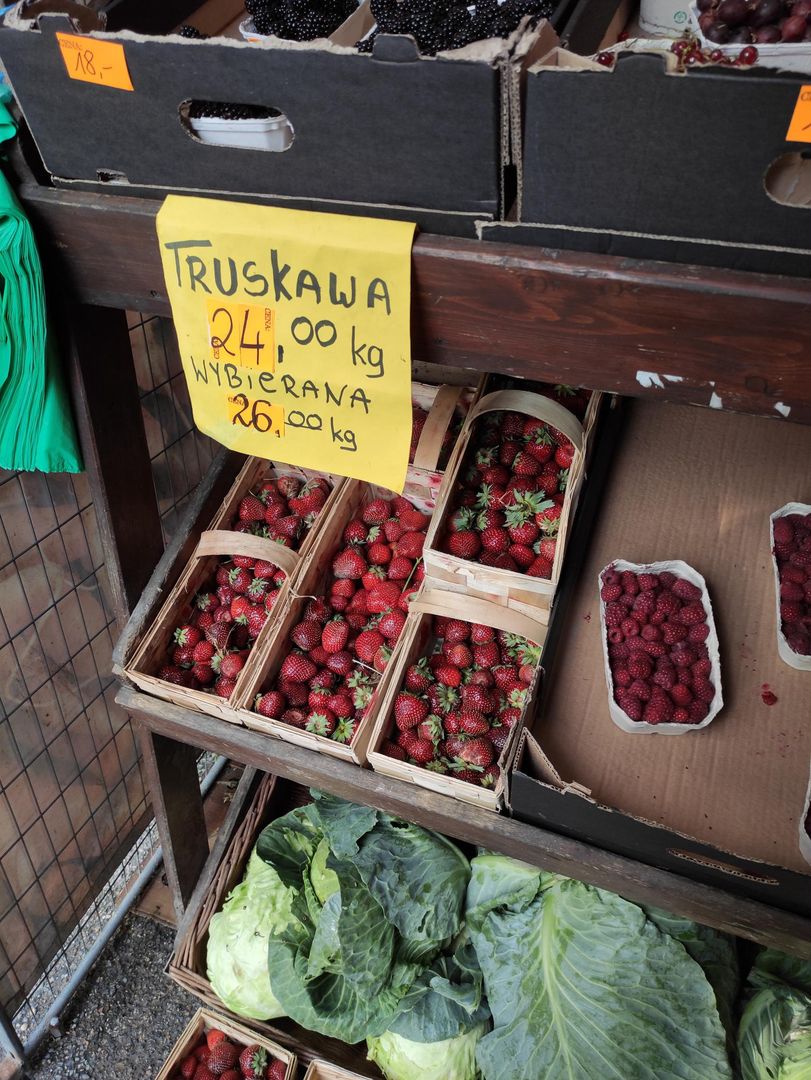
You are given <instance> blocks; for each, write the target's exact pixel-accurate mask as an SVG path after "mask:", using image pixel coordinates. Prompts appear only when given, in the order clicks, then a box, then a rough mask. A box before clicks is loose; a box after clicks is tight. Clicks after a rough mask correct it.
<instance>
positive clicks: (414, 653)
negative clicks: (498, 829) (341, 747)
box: [367, 589, 546, 810]
mask: <svg viewBox="0 0 811 1080" xmlns="http://www.w3.org/2000/svg"><path fill="white" fill-rule="evenodd" d="M434 615H444V616H447V617H448V618H453V619H463V620H464V621H465V622H476V623H483V624H484V625H485V626H492V627H495V628H496V629H497V630H507V631H509V632H510V633H515V634H523V636H524V637H526V638H528V639H529V640H530V641H533V642H535V643H536V644H537V645H541V646H542V645H543V643H544V641H545V640H546V626H545V625H544V624H543V623H542V622H540V621H539V620H536V619H532V618H530V617H528V616H527V615H526V614H525V613H523V612H520V611H516V610H514V609H511V608H507V607H504V606H502V605H500V604H493V603H491V602H490V601H488V600H482V599H480V598H479V597H474V596H465V595H462V594H455V593H448V592H440V591H439V590H435V589H426V590H425V591H424V592H422V593H420V595H419V596H418V597H417V598H416V599H415V600H412V602H411V605H410V611H409V616H408V620H407V622H406V627H405V630H404V631H403V635H402V637H401V638H400V643H401V646H402V648H401V649H400V650H399V655H398V659H397V664H396V667H390V674H389V672H387V675H389V677H388V679H387V684H386V687H385V688H384V692H383V695H382V698H381V701H380V707H379V709H378V713H377V720H376V722H375V726H374V731H373V733H372V738H371V742H370V744H369V750H368V755H367V756H368V759H369V764H370V765H371V766H372V768H373V769H374V770H375V772H379V773H383V774H384V775H385V776H393V777H395V779H398V780H405V781H407V782H408V783H410V784H416V785H418V786H419V787H424V788H428V789H429V790H430V791H436V792H438V793H439V794H441V795H452V796H453V797H454V798H455V799H459V800H460V801H461V802H466V803H471V804H473V805H474V806H480V807H482V808H484V809H487V810H498V809H499V808H500V806H501V805H502V803H503V800H504V791H505V786H506V775H507V771H508V769H509V767H510V765H511V763H512V759H513V757H514V755H515V750H516V748H517V745H518V740H519V736H520V734H521V731H522V729H523V726H524V719H525V717H526V716H528V715H529V714H530V713H531V711H532V709H533V706H534V703H535V699H536V697H537V694H538V688H539V686H540V680H541V664H540V663H539V664H538V667H537V668H536V670H535V676H534V678H533V680H532V682H531V683H530V685H529V687H528V690H527V697H526V702H525V704H524V709H523V712H522V715H521V719H520V720H519V721H518V723H516V724H515V725H514V726H513V728H512V730H511V732H510V736H509V738H508V740H507V744H506V745H505V747H504V749H503V750H502V751H501V754H500V755H499V757H498V762H497V764H498V766H499V769H500V771H501V775H500V777H499V780H498V783H497V784H496V786H495V787H494V788H481V787H476V786H475V785H473V784H469V783H467V781H466V780H457V779H455V778H454V777H453V776H450V775H448V774H440V773H435V772H431V771H429V770H428V769H424V768H422V767H421V766H419V765H412V764H410V763H409V762H407V761H399V760H398V759H397V758H392V757H389V756H388V755H387V754H383V753H381V752H380V746H381V745H382V743H383V742H384V740H385V739H388V738H389V737H390V735H391V734H392V732H393V728H394V726H395V721H394V699H395V698H396V697H397V694H398V693H399V691H400V688H401V686H402V684H403V677H404V676H405V672H406V668H407V667H408V666H409V664H412V663H414V662H415V661H416V660H417V659H418V658H419V657H420V656H425V655H426V654H427V653H428V652H430V651H431V646H432V632H431V627H432V617H433V616H434Z"/></svg>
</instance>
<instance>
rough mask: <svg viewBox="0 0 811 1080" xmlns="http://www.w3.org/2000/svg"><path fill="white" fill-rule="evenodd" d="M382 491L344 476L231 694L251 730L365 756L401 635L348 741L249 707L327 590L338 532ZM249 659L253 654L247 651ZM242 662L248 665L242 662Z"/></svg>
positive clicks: (335, 753)
mask: <svg viewBox="0 0 811 1080" xmlns="http://www.w3.org/2000/svg"><path fill="white" fill-rule="evenodd" d="M379 496H382V497H383V498H392V497H393V496H392V492H390V491H386V490H385V488H379V487H376V486H375V485H374V484H367V483H364V482H362V481H360V480H350V481H348V482H347V483H346V484H345V485H344V487H343V489H342V491H341V494H340V496H339V498H338V500H337V501H336V503H335V506H334V507H333V511H332V513H331V514H330V517H329V520H328V521H327V522H325V524H324V526H323V528H322V529H321V531H320V534H319V541H318V545H317V546H316V548H315V549H314V550H313V551H312V552H311V554H310V556H309V557H308V558H307V560H306V561H305V564H304V566H303V568H302V570H301V573H300V574H299V576H298V579H297V581H296V584H295V588H293V589H291V592H290V594H289V597H288V600H287V602H286V604H285V606H284V608H283V610H282V611H281V612H280V615H279V618H278V620H277V622H276V624H275V626H274V628H273V630H272V632H271V633H270V634H269V635H268V636H267V637H266V638H265V640H264V642H263V643H262V649H261V652H258V651H257V650H255V651H256V652H257V655H256V659H255V663H254V664H253V666H252V669H251V676H250V678H249V679H246V680H245V681H244V682H243V683H242V685H241V688H240V692H239V694H238V695H236V696H235V698H234V706H235V708H236V710H237V717H238V719H239V722H240V723H241V724H244V725H245V727H248V728H251V729H252V730H254V731H261V732H262V733H263V734H266V735H272V736H273V737H274V738H278V739H283V740H284V741H285V742H292V743H296V744H297V745H298V746H306V747H309V748H311V749H315V750H320V751H321V752H322V753H325V754H330V755H331V756H332V757H337V758H341V759H342V760H344V761H352V762H355V764H358V765H362V764H364V763H365V761H366V748H367V746H368V745H369V740H370V738H371V736H372V729H373V727H374V718H375V713H376V703H377V702H378V701H380V699H381V694H382V692H383V689H384V685H385V683H386V681H387V678H388V675H389V672H390V671H391V670H392V668H393V667H394V665H395V663H396V658H397V656H398V655H399V652H400V648H401V642H402V637H401V638H400V641H398V642H397V645H396V646H395V649H394V651H393V652H392V657H391V660H390V661H389V664H388V667H387V669H386V671H385V672H384V673H383V675H382V676H381V678H380V682H379V683H378V685H377V688H376V690H375V693H374V696H373V698H372V702H371V704H370V706H369V709H368V711H367V713H366V715H365V716H364V718H363V720H361V722H360V724H359V726H358V729H357V733H356V735H355V738H354V739H353V741H352V743H351V745H350V744H347V743H339V742H335V740H334V739H328V738H326V737H325V736H323V735H315V734H313V733H312V732H310V731H304V730H303V729H301V728H295V727H292V726H291V725H290V724H285V723H283V722H282V721H281V720H272V719H270V718H269V717H266V716H260V714H259V713H257V712H254V711H253V709H252V705H253V702H254V700H255V698H256V696H257V694H259V693H262V692H263V691H264V690H265V689H269V688H270V687H272V686H274V685H275V683H276V680H277V678H278V675H279V669H280V668H281V664H282V659H283V655H284V652H285V647H286V643H287V640H288V637H289V634H290V631H291V630H292V629H293V627H294V626H295V625H296V623H297V622H300V621H301V619H302V617H303V615H304V610H305V608H306V607H307V604H308V603H309V601H310V599H311V598H312V597H314V596H315V597H321V596H324V595H326V593H327V591H328V586H329V583H330V582H331V581H332V572H331V564H332V556H333V554H334V553H335V552H336V551H337V550H339V548H340V546H341V537H342V534H343V531H344V528H345V526H346V525H347V523H348V522H349V521H351V520H352V518H353V517H357V515H358V513H359V512H360V510H361V508H362V507H363V506H364V505H365V504H366V503H367V502H369V501H370V500H371V499H374V498H377V497H379ZM411 501H412V502H413V503H414V505H415V506H416V507H417V508H418V509H419V510H422V511H424V512H425V513H426V514H430V513H431V510H430V508H429V507H428V505H427V503H426V500H424V499H420V498H413V499H412V500H411ZM252 659H253V657H252ZM246 666H247V665H246Z"/></svg>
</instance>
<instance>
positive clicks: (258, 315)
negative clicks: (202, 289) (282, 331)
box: [208, 300, 276, 371]
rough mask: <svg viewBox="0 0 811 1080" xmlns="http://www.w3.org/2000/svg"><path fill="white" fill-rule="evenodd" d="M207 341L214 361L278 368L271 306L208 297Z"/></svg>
mask: <svg viewBox="0 0 811 1080" xmlns="http://www.w3.org/2000/svg"><path fill="white" fill-rule="evenodd" d="M208 340H209V346H210V348H211V359H212V360H221V361H223V362H225V363H227V362H229V361H230V362H231V363H232V364H240V365H241V366H242V367H247V368H261V369H262V370H263V371H274V370H275V369H276V317H275V313H274V312H273V310H272V309H271V308H266V307H262V306H261V305H259V304H232V303H229V302H228V301H227V300H226V301H223V300H209V301H208Z"/></svg>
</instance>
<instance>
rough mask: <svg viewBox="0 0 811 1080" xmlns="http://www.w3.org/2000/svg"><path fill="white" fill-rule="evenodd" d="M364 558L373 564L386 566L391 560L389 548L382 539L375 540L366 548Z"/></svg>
mask: <svg viewBox="0 0 811 1080" xmlns="http://www.w3.org/2000/svg"><path fill="white" fill-rule="evenodd" d="M366 558H367V559H368V560H369V562H370V563H371V564H372V565H373V566H386V564H387V563H390V562H391V548H390V547H389V545H388V544H384V543H383V541H382V540H376V541H375V542H374V543H373V544H370V545H369V546H368V548H367V549H366Z"/></svg>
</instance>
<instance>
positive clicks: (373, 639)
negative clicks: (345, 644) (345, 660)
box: [354, 630, 384, 664]
mask: <svg viewBox="0 0 811 1080" xmlns="http://www.w3.org/2000/svg"><path fill="white" fill-rule="evenodd" d="M383 643H384V639H383V635H382V634H381V633H380V631H379V630H363V631H362V632H361V633H360V634H358V636H357V637H356V638H355V643H354V649H355V655H356V656H357V657H358V659H359V660H362V661H363V663H364V664H371V663H372V662H373V661H374V658H375V653H376V652H377V650H378V649H379V648H380V647H381V645H383Z"/></svg>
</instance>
